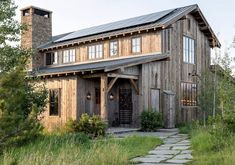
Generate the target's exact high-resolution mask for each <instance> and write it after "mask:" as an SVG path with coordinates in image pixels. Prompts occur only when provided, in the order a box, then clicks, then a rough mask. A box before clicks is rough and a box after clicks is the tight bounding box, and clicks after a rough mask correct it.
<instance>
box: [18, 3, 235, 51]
mask: <svg viewBox="0 0 235 165" xmlns="http://www.w3.org/2000/svg"><path fill="white" fill-rule="evenodd" d="M15 3H16V5H18V7H19V8H23V7H26V6H29V5H34V6H38V7H41V8H45V9H48V10H51V11H53V18H52V19H53V35H56V34H61V33H66V32H70V31H75V30H78V29H82V28H86V27H90V26H95V25H99V24H103V23H108V22H112V21H117V20H121V19H125V18H130V17H135V16H139V15H143V14H148V13H153V12H157V11H161V10H165V9H169V8H176V7H180V6H186V5H191V4H198V5H199V7H200V9H201V10H202V12H203V14H204V16H205V17H206V19H207V21H208V22H209V24H210V25H211V27H212V29H213V30H214V32H215V33H216V34H218V38H219V40H220V42H221V43H222V45H223V47H222V49H224V47H225V46H228V45H229V44H231V43H232V41H233V37H234V36H235V12H234V10H235V0H66V1H65V0H15ZM17 19H18V20H20V18H19V12H18V16H17Z"/></svg>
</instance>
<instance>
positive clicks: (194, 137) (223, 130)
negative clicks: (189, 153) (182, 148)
mask: <svg viewBox="0 0 235 165" xmlns="http://www.w3.org/2000/svg"><path fill="white" fill-rule="evenodd" d="M185 128H187V129H185ZM183 130H187V132H188V131H189V133H190V137H191V142H192V149H193V156H194V160H193V162H192V163H191V164H195V165H197V164H200V165H217V164H218V165H231V163H232V162H235V134H234V133H233V132H232V131H230V129H228V128H227V125H226V124H222V122H221V118H220V117H216V118H213V119H209V120H208V122H207V125H206V126H201V125H199V124H189V125H185V126H183Z"/></svg>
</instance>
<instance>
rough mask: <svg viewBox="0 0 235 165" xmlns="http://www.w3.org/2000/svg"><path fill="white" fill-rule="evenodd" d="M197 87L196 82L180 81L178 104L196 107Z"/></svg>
mask: <svg viewBox="0 0 235 165" xmlns="http://www.w3.org/2000/svg"><path fill="white" fill-rule="evenodd" d="M193 86H194V87H193ZM193 88H195V90H194V89H193ZM197 88H198V84H197V83H195V82H185V81H182V82H181V83H180V93H181V96H180V104H181V106H182V107H197V103H198V100H197V99H198V95H197V91H198V90H197ZM185 98H187V99H185ZM188 98H189V99H188Z"/></svg>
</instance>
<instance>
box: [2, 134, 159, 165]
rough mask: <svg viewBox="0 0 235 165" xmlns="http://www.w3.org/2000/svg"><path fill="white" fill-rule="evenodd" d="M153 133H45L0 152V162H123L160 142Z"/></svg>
mask: <svg viewBox="0 0 235 165" xmlns="http://www.w3.org/2000/svg"><path fill="white" fill-rule="evenodd" d="M161 143H162V141H161V140H160V139H158V138H156V137H138V136H131V137H126V138H124V139H115V138H111V137H107V138H102V139H97V140H89V139H87V138H86V137H85V136H83V135H80V134H70V135H63V136H55V135H53V136H47V137H41V138H38V139H37V140H35V141H33V142H31V143H29V144H27V145H25V146H22V147H17V148H10V149H8V150H7V151H5V152H4V153H3V155H2V156H0V164H4V165H8V164H9V165H10V164H19V165H31V164H32V165H58V164H64V165H65V164H76V165H94V164H95V165H125V164H129V160H130V159H131V158H133V157H136V156H140V155H145V154H147V152H148V151H149V150H150V149H152V148H154V147H156V146H157V145H159V144H161Z"/></svg>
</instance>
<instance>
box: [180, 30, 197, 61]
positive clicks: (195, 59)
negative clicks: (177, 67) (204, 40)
mask: <svg viewBox="0 0 235 165" xmlns="http://www.w3.org/2000/svg"><path fill="white" fill-rule="evenodd" d="M184 38H187V39H190V40H192V41H193V42H194V47H192V48H193V52H194V59H193V62H190V60H189V58H192V56H190V55H189V54H188V55H187V60H185V57H186V56H185V48H184V45H185V44H184ZM187 44H189V42H188V43H187ZM182 45H183V49H182V51H183V53H182V54H183V58H182V59H183V60H182V61H183V63H185V64H191V65H196V63H197V58H196V39H194V38H192V37H189V36H187V35H183V44H182ZM189 47H190V45H187V49H186V50H187V53H192V52H191V51H190V50H189ZM191 60H192V59H191Z"/></svg>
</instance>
